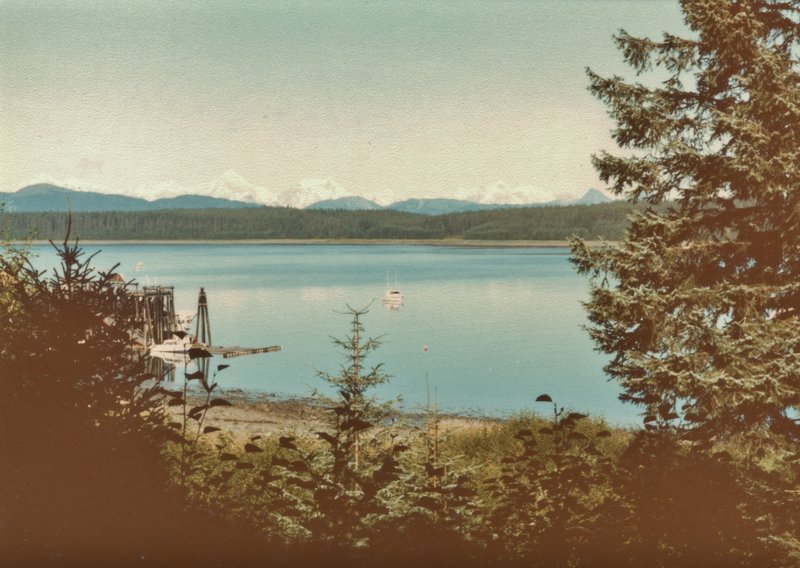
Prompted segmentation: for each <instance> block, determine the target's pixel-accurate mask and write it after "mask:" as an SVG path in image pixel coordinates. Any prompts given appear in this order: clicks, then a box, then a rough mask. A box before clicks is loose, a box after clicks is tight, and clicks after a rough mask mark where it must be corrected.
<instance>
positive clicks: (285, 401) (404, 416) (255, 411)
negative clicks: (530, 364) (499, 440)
mask: <svg viewBox="0 0 800 568" xmlns="http://www.w3.org/2000/svg"><path fill="white" fill-rule="evenodd" d="M216 395H217V396H219V397H220V398H223V399H225V400H227V401H228V402H230V403H231V404H232V406H217V407H215V408H214V409H213V411H212V412H210V413H209V415H208V418H207V422H206V423H207V424H213V425H216V426H219V427H221V428H222V429H223V432H227V433H228V434H230V435H233V436H234V438H236V439H238V440H246V439H247V438H249V437H250V436H253V435H262V436H274V435H276V434H286V433H295V434H300V435H312V436H313V435H314V432H316V431H319V430H326V429H327V428H328V427H329V424H328V417H327V415H328V412H329V410H328V409H326V408H325V407H324V406H323V404H321V401H320V400H317V399H314V398H313V397H282V396H280V395H277V394H274V393H261V392H254V391H248V390H245V389H239V388H228V389H221V390H220V391H218V392H217V393H216ZM204 398H205V397H204V394H203V393H202V392H201V391H196V392H193V391H189V393H188V397H187V400H188V401H189V403H190V404H202V403H203V402H204ZM396 411H397V417H398V418H400V419H401V420H403V421H405V422H406V426H407V427H413V426H414V425H418V424H421V423H423V422H424V420H425V416H424V413H423V412H421V411H413V410H408V409H401V408H397V409H396ZM172 412H173V413H174V415H177V414H178V412H179V409H178V407H173V409H172ZM439 419H440V425H441V427H442V428H443V429H445V430H453V429H456V428H466V429H471V428H485V427H491V426H496V425H499V424H502V423H503V421H504V419H503V418H498V417H490V416H470V415H469V414H460V413H457V412H456V413H451V412H443V413H440V414H439Z"/></svg>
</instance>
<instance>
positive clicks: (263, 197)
mask: <svg viewBox="0 0 800 568" xmlns="http://www.w3.org/2000/svg"><path fill="white" fill-rule="evenodd" d="M136 194H137V196H139V197H143V198H145V199H151V200H152V199H164V198H168V197H177V196H179V195H202V196H206V197H216V198H218V199H228V200H231V201H242V202H244V203H252V204H257V205H282V203H280V200H279V195H278V192H276V191H272V190H268V189H266V188H264V187H261V186H259V185H256V184H254V183H252V182H251V181H250V180H248V179H246V178H244V177H243V176H241V175H239V174H237V173H236V172H234V171H232V170H229V171H227V172H225V173H224V174H222V175H220V176H217V177H215V178H213V179H211V180H209V181H207V182H203V183H200V184H198V185H194V186H183V185H181V184H179V183H177V182H175V181H167V182H162V183H159V184H157V185H155V186H152V187H140V188H138V189H137V190H136Z"/></svg>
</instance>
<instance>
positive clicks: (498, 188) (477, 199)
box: [464, 181, 569, 205]
mask: <svg viewBox="0 0 800 568" xmlns="http://www.w3.org/2000/svg"><path fill="white" fill-rule="evenodd" d="M568 198H569V196H566V195H562V194H556V193H555V192H552V191H549V190H545V189H541V188H538V187H534V186H532V185H518V186H514V187H512V186H510V185H509V184H507V183H505V182H503V181H496V182H494V183H491V184H489V185H485V186H483V187H482V188H480V189H479V190H478V191H473V192H471V193H469V194H467V195H466V196H465V197H464V199H465V200H466V201H472V202H474V203H481V204H483V205H533V204H541V203H550V202H552V201H558V200H564V199H568Z"/></svg>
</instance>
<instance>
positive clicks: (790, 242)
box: [572, 0, 800, 452]
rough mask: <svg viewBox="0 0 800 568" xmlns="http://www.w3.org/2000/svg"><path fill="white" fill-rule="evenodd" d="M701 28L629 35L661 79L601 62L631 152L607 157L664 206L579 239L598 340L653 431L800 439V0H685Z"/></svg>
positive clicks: (594, 85)
mask: <svg viewBox="0 0 800 568" xmlns="http://www.w3.org/2000/svg"><path fill="white" fill-rule="evenodd" d="M681 6H682V9H683V12H684V15H685V22H686V24H687V26H688V29H689V31H690V33H689V34H687V35H688V37H685V38H683V37H677V36H674V35H669V34H665V35H664V36H663V38H662V39H661V40H660V41H654V40H651V39H646V38H638V37H633V36H631V35H629V34H628V33H626V32H625V31H620V32H619V34H618V35H617V36H615V41H616V44H617V45H618V47H619V48H620V50H621V51H622V53H623V55H624V59H625V61H626V62H627V63H628V64H629V65H630V66H631V67H632V68H633V70H635V72H636V74H637V75H642V74H645V73H648V72H653V75H654V80H652V81H651V82H650V83H649V84H645V83H642V82H638V81H637V82H629V81H626V80H625V79H623V78H621V77H617V76H615V77H611V78H604V77H601V76H598V75H597V74H595V73H593V72H592V71H591V70H590V71H588V74H589V79H590V91H591V92H592V93H593V94H594V95H595V96H596V97H598V98H599V99H600V100H602V101H603V102H604V103H605V104H606V105H607V107H608V109H609V114H610V116H611V117H612V118H613V119H614V120H615V121H616V127H615V129H614V130H613V136H614V139H615V141H616V142H617V144H618V145H619V146H620V147H621V148H623V149H625V152H624V153H623V154H622V155H619V156H615V155H611V154H609V153H605V152H601V153H599V154H597V155H595V156H593V163H594V165H595V168H596V169H597V170H598V172H599V174H600V177H601V179H603V180H604V181H605V182H606V183H608V184H609V186H610V187H611V188H612V189H613V191H614V192H615V193H617V194H618V195H622V196H625V197H626V198H627V199H628V200H629V201H631V202H639V203H645V204H647V206H648V207H647V208H646V210H644V211H642V212H639V213H637V214H634V215H633V217H632V221H631V226H630V228H629V230H628V232H627V234H626V237H625V238H624V239H623V240H622V241H621V242H619V243H616V244H613V243H610V244H606V245H605V246H603V247H602V248H600V249H596V250H591V249H589V248H588V247H587V246H586V245H585V244H584V243H582V242H581V241H580V240H575V241H574V242H573V256H572V261H573V262H574V263H575V265H576V266H577V268H578V270H579V272H581V273H582V274H586V275H589V276H590V277H591V280H592V291H591V298H590V301H589V302H588V303H587V309H588V315H589V319H590V321H591V322H592V326H591V328H590V333H591V336H592V337H593V339H594V340H595V341H596V343H597V345H598V348H599V350H601V351H602V352H605V353H607V354H610V355H612V358H611V361H610V363H609V364H608V365H607V367H606V371H607V373H608V374H609V375H611V376H612V377H614V378H615V379H617V380H619V381H620V383H621V385H622V387H623V389H624V393H623V395H622V398H623V399H624V400H626V401H628V402H631V403H634V404H637V405H641V407H642V408H643V410H644V412H643V416H644V422H645V425H646V426H647V427H648V428H651V429H655V428H659V429H671V428H677V429H678V431H679V432H682V433H683V435H684V436H685V437H686V438H687V439H690V440H694V441H696V442H700V443H702V444H706V445H708V446H712V445H715V446H717V447H718V446H719V444H720V443H724V442H725V441H729V442H730V441H732V440H733V441H736V442H737V445H738V444H741V443H746V444H749V445H750V447H751V449H753V448H759V447H760V448H761V450H759V451H762V452H763V451H764V448H769V447H772V448H778V450H777V451H780V448H783V449H789V450H791V449H792V448H796V442H797V441H798V440H799V439H800V423H798V416H799V415H798V412H799V411H800V73H799V71H800V69H799V67H800V64H799V60H798V53H800V51H799V50H800V1H798V0H787V1H776V0H683V1H682V2H681Z"/></svg>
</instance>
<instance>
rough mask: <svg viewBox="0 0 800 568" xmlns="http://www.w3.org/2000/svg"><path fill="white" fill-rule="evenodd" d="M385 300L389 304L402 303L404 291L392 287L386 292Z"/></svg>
mask: <svg viewBox="0 0 800 568" xmlns="http://www.w3.org/2000/svg"><path fill="white" fill-rule="evenodd" d="M383 301H384V302H386V303H387V304H388V303H393V304H400V303H402V302H403V293H402V292H400V290H398V289H396V288H390V289H388V290H386V293H385V294H384V295H383Z"/></svg>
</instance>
